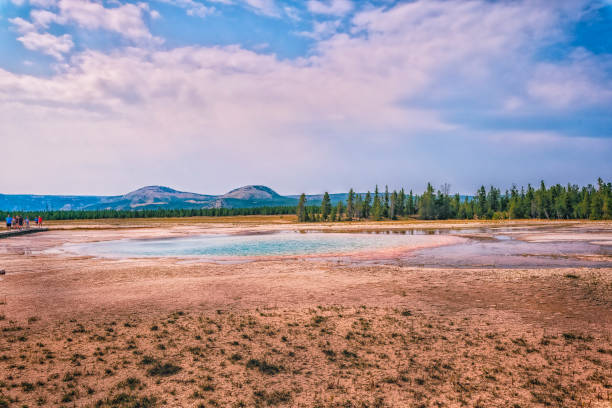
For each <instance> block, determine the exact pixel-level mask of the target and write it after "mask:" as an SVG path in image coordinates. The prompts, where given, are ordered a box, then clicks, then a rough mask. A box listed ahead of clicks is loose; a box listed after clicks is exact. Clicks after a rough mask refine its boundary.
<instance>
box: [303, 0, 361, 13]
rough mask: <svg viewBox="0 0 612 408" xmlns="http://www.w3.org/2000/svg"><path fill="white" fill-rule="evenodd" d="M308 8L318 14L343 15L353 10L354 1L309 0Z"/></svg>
mask: <svg viewBox="0 0 612 408" xmlns="http://www.w3.org/2000/svg"><path fill="white" fill-rule="evenodd" d="M308 10H310V11H311V12H312V13H316V14H331V15H334V16H343V15H345V14H347V13H348V12H350V11H351V10H353V3H352V2H351V1H350V0H325V1H322V0H309V1H308Z"/></svg>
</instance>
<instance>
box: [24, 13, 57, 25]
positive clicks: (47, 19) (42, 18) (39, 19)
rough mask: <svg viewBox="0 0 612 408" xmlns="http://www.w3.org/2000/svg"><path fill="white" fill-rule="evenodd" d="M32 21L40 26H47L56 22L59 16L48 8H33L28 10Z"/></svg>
mask: <svg viewBox="0 0 612 408" xmlns="http://www.w3.org/2000/svg"><path fill="white" fill-rule="evenodd" d="M30 18H31V19H32V22H33V23H34V24H35V25H36V26H38V27H41V28H48V27H49V25H50V24H51V23H54V22H57V21H58V20H59V16H58V15H57V14H55V13H52V12H50V11H48V10H40V9H34V10H32V11H31V12H30Z"/></svg>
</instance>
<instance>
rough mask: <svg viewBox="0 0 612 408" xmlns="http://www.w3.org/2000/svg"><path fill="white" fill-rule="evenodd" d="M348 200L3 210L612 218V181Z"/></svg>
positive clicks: (337, 217)
mask: <svg viewBox="0 0 612 408" xmlns="http://www.w3.org/2000/svg"><path fill="white" fill-rule="evenodd" d="M346 197H347V198H346V200H340V201H338V202H337V203H336V204H335V205H332V202H331V198H330V195H329V193H327V192H326V193H325V194H324V195H323V199H322V200H321V202H320V204H319V202H318V201H316V202H314V203H308V201H307V199H306V195H305V194H302V195H301V196H300V199H299V201H298V204H297V206H267V207H252V208H194V209H168V208H156V209H139V210H112V209H99V210H53V211H10V212H9V211H0V215H2V217H3V218H6V216H7V215H8V214H13V215H14V214H20V215H21V216H23V217H24V218H25V217H29V218H30V219H33V218H34V217H35V216H38V215H41V216H42V217H43V218H44V219H45V220H81V219H104V218H169V217H228V216H238V215H291V214H296V215H297V218H298V221H299V222H325V221H332V222H334V221H350V220H367V219H371V220H376V221H378V220H384V219H391V220H394V219H401V218H407V217H411V218H419V219H424V220H446V219H525V218H535V219H592V220H610V219H612V183H605V182H604V181H603V180H602V179H601V178H600V179H598V180H597V184H596V185H591V184H589V185H587V186H584V187H579V186H577V185H572V184H567V185H566V186H563V185H560V184H556V185H553V186H550V187H546V185H545V184H544V182H543V181H542V182H540V186H539V187H538V188H534V187H533V186H532V185H531V184H528V185H527V188H524V187H521V188H520V189H519V188H518V187H517V186H515V185H513V186H512V187H511V188H510V190H505V191H504V193H502V192H501V190H500V189H499V188H496V187H494V186H490V187H489V188H488V189H487V188H485V186H481V187H480V188H479V189H478V190H477V191H476V193H475V195H474V196H460V195H459V194H450V185H448V184H444V185H442V186H440V188H438V189H435V188H434V187H433V186H432V184H431V183H428V184H427V188H426V189H425V191H424V192H423V193H422V194H420V195H418V194H414V193H413V192H412V190H410V191H409V192H406V191H405V190H404V189H403V188H402V189H400V190H399V191H396V190H394V191H392V192H390V191H389V189H388V188H387V187H385V190H384V192H381V191H379V189H378V186H376V187H375V189H374V192H373V193H372V192H370V191H368V192H367V193H356V192H355V191H354V190H353V189H350V191H349V192H348V194H347V196H346Z"/></svg>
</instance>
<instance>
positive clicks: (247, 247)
mask: <svg viewBox="0 0 612 408" xmlns="http://www.w3.org/2000/svg"><path fill="white" fill-rule="evenodd" d="M436 239H438V238H436V237H435V236H428V235H399V234H397V235H394V234H351V233H299V232H277V233H271V234H259V235H215V234H206V235H196V236H190V237H180V238H166V239H122V240H116V241H101V242H93V243H87V244H75V245H68V246H67V248H66V249H68V250H69V251H71V252H79V253H83V254H87V255H94V256H102V257H211V258H233V257H258V256H283V255H310V254H315V255H316V254H332V253H352V252H360V251H374V250H379V249H385V248H396V247H415V246H419V245H422V244H424V243H428V242H434V240H436Z"/></svg>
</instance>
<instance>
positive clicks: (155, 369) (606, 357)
mask: <svg viewBox="0 0 612 408" xmlns="http://www.w3.org/2000/svg"><path fill="white" fill-rule="evenodd" d="M483 226H485V227H487V226H500V227H504V228H524V227H529V228H530V231H529V234H528V236H527V235H526V236H525V239H528V240H537V239H538V234H540V233H541V234H547V235H546V237H544V238H543V239H546V240H551V239H555V236H554V235H555V234H557V235H558V236H563V237H564V239H567V233H568V230H569V231H570V233H572V234H575V236H576V239H581V237H582V235H581V234H593V233H594V232H593V231H596V233H597V234H602V235H605V234H608V235H609V234H610V233H611V232H612V224H611V223H605V222H601V223H576V222H574V223H538V222H536V223H533V222H529V223H528V222H519V223H499V222H498V223H475V222H471V223H466V222H453V223H450V222H449V223H441V222H432V223H423V222H412V223H405V222H396V223H389V222H387V223H376V224H374V223H351V224H336V225H330V226H327V225H326V226H317V225H309V226H307V228H312V229H332V230H333V229H336V230H351V231H358V230H364V229H389V228H394V229H402V228H435V229H449V228H462V227H465V228H470V234H477V235H480V236H483V237H486V235H487V234H486V232H479V231H476V232H474V231H472V230H473V229H474V228H480V227H483ZM51 227H52V228H53V227H55V228H56V229H54V230H52V231H49V232H47V233H41V234H34V235H30V236H23V237H14V238H11V239H6V240H3V241H4V242H0V269H5V270H6V275H5V276H0V278H2V280H1V281H0V303H2V304H1V305H0V319H1V320H0V330H1V331H0V407H3V406H15V407H22V406H29V407H33V406H66V407H72V406H98V407H107V406H109V407H110V406H112V407H153V406H176V407H189V406H194V407H197V406H204V407H214V406H219V407H246V406H249V407H250V406H292V407H293V406H295V407H411V406H415V407H417V406H453V407H454V406H481V407H491V406H509V407H531V406H568V407H574V406H575V407H579V406H593V407H610V406H612V270H611V269H610V268H556V269H518V270H517V269H487V268H480V269H453V268H428V269H426V268H415V267H401V266H397V265H364V264H361V263H350V262H337V261H334V262H332V261H312V260H302V259H283V260H260V261H257V262H249V263H242V264H229V265H228V264H213V263H185V262H181V261H180V260H172V259H148V260H146V259H145V260H143V259H140V260H113V259H93V258H88V257H83V256H72V255H67V254H62V253H56V252H54V251H49V250H50V249H53V248H54V247H56V246H58V245H60V244H62V243H64V242H89V241H95V240H105V239H116V238H123V237H158V236H182V235H188V234H193V233H198V232H203V231H206V232H232V233H240V232H244V231H266V230H270V229H295V228H298V227H296V225H294V224H292V223H291V218H290V217H284V218H280V217H271V218H265V217H252V218H249V217H244V218H232V219H224V220H219V219H216V220H215V219H200V220H194V219H191V220H144V221H143V220H138V221H137V222H133V221H129V222H127V223H126V222H118V221H103V222H91V221H89V222H81V223H79V222H74V223H64V224H62V225H61V229H60V228H57V226H56V225H51ZM299 228H304V226H301V225H300V226H299ZM550 228H559V229H560V232H556V233H555V232H551V231H550ZM598 237H599V235H598ZM598 237H596V238H597V239H598ZM588 239H589V240H591V239H593V237H590V238H588Z"/></svg>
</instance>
